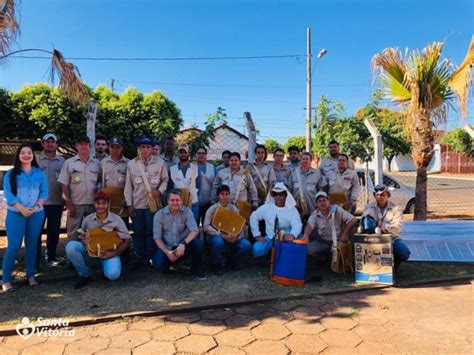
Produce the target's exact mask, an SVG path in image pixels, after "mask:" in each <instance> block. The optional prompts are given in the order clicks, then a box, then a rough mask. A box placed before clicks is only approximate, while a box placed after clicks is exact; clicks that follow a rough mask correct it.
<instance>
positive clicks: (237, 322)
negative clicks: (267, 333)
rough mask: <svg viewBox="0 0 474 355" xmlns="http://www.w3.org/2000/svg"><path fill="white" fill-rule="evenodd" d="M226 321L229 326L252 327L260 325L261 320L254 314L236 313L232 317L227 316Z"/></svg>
mask: <svg viewBox="0 0 474 355" xmlns="http://www.w3.org/2000/svg"><path fill="white" fill-rule="evenodd" d="M224 323H225V324H226V325H227V327H229V328H242V329H252V328H254V327H256V326H257V325H259V324H260V321H259V320H258V319H255V318H254V317H252V316H246V315H242V314H234V315H233V316H232V317H230V318H227V319H226V320H225V321H224Z"/></svg>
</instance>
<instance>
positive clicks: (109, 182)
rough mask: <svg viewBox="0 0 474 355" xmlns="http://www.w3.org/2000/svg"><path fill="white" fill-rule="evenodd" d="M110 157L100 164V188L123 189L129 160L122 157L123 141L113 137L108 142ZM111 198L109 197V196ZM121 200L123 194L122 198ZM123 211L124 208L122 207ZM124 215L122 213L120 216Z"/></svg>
mask: <svg viewBox="0 0 474 355" xmlns="http://www.w3.org/2000/svg"><path fill="white" fill-rule="evenodd" d="M109 147H110V148H109V151H110V156H108V157H106V158H104V159H103V160H102V161H101V162H100V167H101V172H102V188H108V187H118V188H120V189H122V191H123V189H125V180H126V176H127V164H128V161H129V159H127V158H125V157H124V156H123V155H122V151H123V141H122V140H121V139H120V138H118V137H113V138H112V139H111V140H110V142H109ZM109 197H111V196H109ZM121 197H122V198H123V192H122V196H121ZM112 206H113V205H112ZM122 207H123V208H124V209H125V208H126V207H125V206H122ZM121 215H122V216H121V217H123V215H126V214H124V213H122V214H121ZM127 220H128V217H126V218H125V220H124V222H125V224H127V222H126V221H127Z"/></svg>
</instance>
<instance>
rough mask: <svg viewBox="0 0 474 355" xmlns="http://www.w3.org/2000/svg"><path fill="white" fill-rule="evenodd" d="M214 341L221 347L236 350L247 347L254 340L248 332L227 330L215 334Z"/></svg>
mask: <svg viewBox="0 0 474 355" xmlns="http://www.w3.org/2000/svg"><path fill="white" fill-rule="evenodd" d="M214 339H215V340H216V341H217V343H218V344H219V347H221V346H235V347H237V348H239V347H242V346H245V345H247V344H248V343H250V342H252V341H254V340H255V338H254V337H253V335H252V333H251V332H250V331H249V330H243V329H227V330H224V331H223V332H222V333H219V334H217V335H216V336H215V337H214Z"/></svg>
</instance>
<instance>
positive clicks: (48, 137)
mask: <svg viewBox="0 0 474 355" xmlns="http://www.w3.org/2000/svg"><path fill="white" fill-rule="evenodd" d="M48 139H53V140H54V141H55V142H57V141H58V137H56V135H55V134H53V133H46V134H45V135H44V136H43V139H42V141H47V140H48Z"/></svg>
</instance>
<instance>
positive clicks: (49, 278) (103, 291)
mask: <svg viewBox="0 0 474 355" xmlns="http://www.w3.org/2000/svg"><path fill="white" fill-rule="evenodd" d="M249 263H250V266H247V267H245V268H243V269H242V270H241V271H238V272H235V271H233V272H231V271H229V272H226V273H224V274H223V275H222V276H215V275H213V274H210V273H209V274H208V278H207V280H205V281H196V280H194V279H193V278H192V277H191V275H190V274H189V272H188V271H187V270H180V271H179V272H176V273H174V274H172V275H166V276H164V275H162V274H161V273H158V272H154V271H152V269H151V268H150V269H144V270H139V271H133V272H128V271H127V272H125V273H124V274H123V275H122V277H121V278H120V279H119V280H118V281H115V282H110V281H106V280H104V279H102V278H101V274H100V272H99V271H97V272H96V273H95V274H94V282H93V283H91V284H89V285H87V286H86V287H84V288H83V289H81V290H73V289H72V284H73V278H71V277H68V276H73V275H74V272H72V271H67V270H66V268H65V267H60V268H54V269H48V268H46V267H43V269H42V270H43V273H42V274H40V275H39V278H38V279H39V280H40V281H41V280H42V281H43V282H44V286H43V287H41V288H29V287H27V286H26V285H25V286H21V285H18V286H19V287H18V289H17V290H15V291H14V292H11V293H3V294H0V304H1V312H0V326H2V325H3V326H5V325H7V324H8V323H11V324H16V323H18V321H19V320H20V319H21V318H22V317H25V316H26V317H30V318H37V317H47V318H58V317H63V318H68V319H69V320H73V319H81V318H84V317H91V316H92V317H94V316H98V315H103V314H117V313H124V312H130V311H147V310H157V309H160V308H164V307H173V306H183V305H202V304H208V303H211V302H226V301H239V300H248V299H250V298H253V297H261V296H282V297H283V296H291V295H300V296H302V297H310V296H311V295H312V294H314V293H315V292H320V291H323V290H331V289H337V288H347V287H357V286H356V285H355V284H354V279H353V275H345V276H340V275H336V274H333V273H331V272H330V271H329V270H326V271H322V275H323V279H322V281H321V282H311V283H308V284H307V285H306V286H304V287H287V286H281V285H278V284H276V283H273V282H271V281H270V280H269V278H268V267H265V266H259V265H257V264H256V263H255V261H253V260H251V259H250V260H249ZM17 269H20V267H17ZM468 274H474V265H467V264H440V263H415V262H413V263H404V264H403V265H402V266H401V268H400V272H399V275H398V280H399V281H400V282H411V281H420V280H429V279H435V278H442V277H452V276H462V275H468ZM21 276H23V274H22V273H18V274H17V278H20V277H21Z"/></svg>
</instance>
